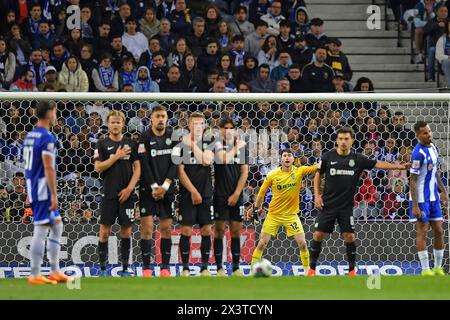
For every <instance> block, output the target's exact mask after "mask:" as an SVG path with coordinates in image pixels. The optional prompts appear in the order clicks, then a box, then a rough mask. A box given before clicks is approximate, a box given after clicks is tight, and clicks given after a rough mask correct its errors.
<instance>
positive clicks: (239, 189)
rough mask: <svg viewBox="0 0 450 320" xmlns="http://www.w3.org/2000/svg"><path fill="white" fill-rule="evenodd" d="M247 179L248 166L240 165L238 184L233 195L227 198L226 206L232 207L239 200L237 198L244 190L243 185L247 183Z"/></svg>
mask: <svg viewBox="0 0 450 320" xmlns="http://www.w3.org/2000/svg"><path fill="white" fill-rule="evenodd" d="M247 178H248V164H243V165H241V175H240V176H239V180H238V183H237V185H236V189H235V190H234V192H233V194H232V195H231V196H229V197H228V205H229V206H231V207H234V206H235V205H236V203H237V202H238V200H239V196H240V195H241V193H242V190H244V187H245V184H246V183H247Z"/></svg>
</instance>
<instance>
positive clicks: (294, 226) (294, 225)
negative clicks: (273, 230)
mask: <svg viewBox="0 0 450 320" xmlns="http://www.w3.org/2000/svg"><path fill="white" fill-rule="evenodd" d="M290 226H291V227H292V229H294V230H299V229H300V228H299V227H298V224H297V222H294V223H291V224H290Z"/></svg>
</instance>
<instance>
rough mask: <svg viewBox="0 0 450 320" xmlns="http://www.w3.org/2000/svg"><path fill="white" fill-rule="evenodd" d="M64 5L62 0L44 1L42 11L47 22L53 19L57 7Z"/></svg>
mask: <svg viewBox="0 0 450 320" xmlns="http://www.w3.org/2000/svg"><path fill="white" fill-rule="evenodd" d="M61 5H62V0H44V7H43V10H42V15H43V16H44V17H45V19H47V20H51V19H52V12H54V8H55V7H60V6H61Z"/></svg>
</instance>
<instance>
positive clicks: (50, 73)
mask: <svg viewBox="0 0 450 320" xmlns="http://www.w3.org/2000/svg"><path fill="white" fill-rule="evenodd" d="M48 85H50V86H52V87H53V88H54V90H55V91H65V90H66V88H65V86H64V84H63V83H61V82H59V81H58V72H57V71H56V68H55V67H54V66H48V67H47V68H45V82H43V83H41V84H40V85H39V91H44V88H45V86H48Z"/></svg>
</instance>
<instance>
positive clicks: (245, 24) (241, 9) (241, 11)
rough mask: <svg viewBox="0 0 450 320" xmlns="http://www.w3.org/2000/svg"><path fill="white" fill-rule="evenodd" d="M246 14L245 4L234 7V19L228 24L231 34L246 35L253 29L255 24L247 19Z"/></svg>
mask: <svg viewBox="0 0 450 320" xmlns="http://www.w3.org/2000/svg"><path fill="white" fill-rule="evenodd" d="M247 14H248V11H247V7H246V6H243V5H240V6H238V7H237V8H236V10H235V12H234V20H233V21H232V22H230V24H229V27H230V30H231V32H232V34H235V35H237V34H239V35H241V36H243V37H247V36H249V35H250V34H251V33H252V32H253V31H255V26H254V25H253V23H250V22H249V21H247Z"/></svg>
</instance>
